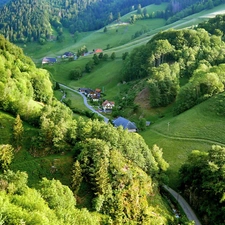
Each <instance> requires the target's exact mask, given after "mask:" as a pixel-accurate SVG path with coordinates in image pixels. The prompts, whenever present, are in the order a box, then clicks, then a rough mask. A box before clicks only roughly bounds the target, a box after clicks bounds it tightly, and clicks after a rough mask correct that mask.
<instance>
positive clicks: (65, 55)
mask: <svg viewBox="0 0 225 225" xmlns="http://www.w3.org/2000/svg"><path fill="white" fill-rule="evenodd" d="M62 58H74V53H72V52H64V53H63V54H62Z"/></svg>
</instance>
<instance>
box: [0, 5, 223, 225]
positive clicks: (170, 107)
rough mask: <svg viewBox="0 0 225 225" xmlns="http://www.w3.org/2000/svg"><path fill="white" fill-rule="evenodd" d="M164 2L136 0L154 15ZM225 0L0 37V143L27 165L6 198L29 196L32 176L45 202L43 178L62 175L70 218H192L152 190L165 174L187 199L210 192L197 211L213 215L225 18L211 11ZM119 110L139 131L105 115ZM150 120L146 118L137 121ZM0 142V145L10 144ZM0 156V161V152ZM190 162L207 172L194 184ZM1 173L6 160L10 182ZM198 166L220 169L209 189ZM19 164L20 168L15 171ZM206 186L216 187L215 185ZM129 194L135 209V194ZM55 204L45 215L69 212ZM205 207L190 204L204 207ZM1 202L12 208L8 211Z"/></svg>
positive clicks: (163, 181)
mask: <svg viewBox="0 0 225 225" xmlns="http://www.w3.org/2000/svg"><path fill="white" fill-rule="evenodd" d="M209 2H210V1H209ZM167 6H168V2H167V1H165V2H163V3H161V4H156V5H155V4H153V5H148V6H146V7H144V8H142V10H144V9H146V10H147V12H148V13H149V15H154V13H155V12H157V13H159V12H161V11H165V10H166V9H167ZM224 11H225V4H220V5H218V6H215V7H212V8H210V9H206V10H202V11H200V12H198V13H196V14H193V15H188V16H187V17H183V18H180V19H179V20H177V21H176V22H174V23H169V24H168V23H167V20H166V19H165V18H148V19H146V18H145V19H143V18H142V19H137V20H136V21H134V22H133V23H131V19H132V18H134V15H136V16H137V18H138V14H137V11H132V12H129V13H128V14H125V15H123V16H121V17H120V20H119V21H118V20H117V21H114V22H112V23H110V24H107V25H106V26H105V27H102V28H101V29H98V30H95V31H85V32H82V31H81V32H79V33H77V34H75V33H74V34H71V33H70V32H69V29H67V28H65V27H63V36H64V40H63V41H62V42H61V41H60V42H59V41H58V40H57V39H54V38H53V39H52V40H50V39H49V40H47V41H46V42H45V43H44V44H41V45H40V43H38V42H24V43H17V44H16V45H17V46H18V47H19V48H21V49H22V51H21V50H19V49H17V47H12V46H11V44H8V42H7V41H5V40H4V39H1V40H0V41H1V44H2V46H1V48H0V50H1V54H0V57H1V58H0V71H1V72H2V77H1V79H0V87H1V90H0V93H1V96H2V97H0V103H1V105H0V106H1V108H0V110H1V111H0V144H1V145H0V147H2V149H4V148H6V145H7V144H8V143H10V144H11V145H12V147H13V149H14V151H13V156H10V157H12V158H11V159H10V160H12V163H11V162H10V160H9V161H8V164H10V165H8V164H7V163H6V164H4V166H5V168H10V169H11V170H12V171H14V172H16V171H25V172H26V174H27V175H26V176H27V177H29V178H26V179H27V181H25V179H24V181H23V182H24V183H23V184H21V187H20V186H18V190H16V189H15V190H14V189H13V190H12V193H13V194H12V196H11V197H10V198H11V199H10V200H7V201H9V202H10V203H7V204H8V205H7V207H9V208H7V209H10V210H11V208H10V207H11V206H9V204H14V203H15V204H17V201H15V200H14V195H15V196H17V195H18V196H22V194H21V193H23V194H25V195H26V196H27V195H29V192H30V189H29V188H30V187H32V188H34V189H35V191H36V190H37V192H38V193H42V191H43V190H44V191H46V192H45V193H42V196H44V197H43V198H45V199H44V201H46V202H47V201H49V199H48V193H50V190H49V189H48V186H49V187H50V186H52V187H56V186H57V187H58V188H59V189H58V190H59V191H60V190H61V189H63V188H64V185H65V187H66V188H67V187H70V190H67V191H68V192H67V191H65V193H66V194H67V196H71V195H73V196H75V198H74V199H75V200H76V201H77V202H76V204H74V203H71V204H74V206H75V205H76V207H75V209H74V206H73V207H72V206H68V208H70V212H72V211H73V214H70V215H73V216H71V218H73V219H74V218H75V217H74V215H75V214H76V215H79V216H78V217H79V219H78V220H79V221H84V220H83V218H86V219H87V221H88V222H86V223H83V224H125V223H127V224H129V222H130V221H133V220H134V221H139V223H138V222H137V224H141V222H140V221H142V220H143V221H146V224H151V222H152V221H154V222H152V224H177V223H178V222H179V223H180V224H192V222H191V221H188V220H187V218H186V217H185V216H184V215H183V214H182V216H181V217H179V218H176V219H175V218H174V215H173V212H171V206H169V205H170V204H171V203H169V202H167V200H166V199H167V198H166V197H165V196H163V197H162V196H161V194H162V193H161V192H160V189H161V187H162V185H164V184H166V185H168V186H169V187H171V188H173V189H174V190H176V191H178V193H180V192H181V191H182V192H183V193H182V196H184V197H185V198H186V200H188V201H189V202H190V203H191V204H193V206H195V205H196V206H197V205H198V206H199V202H201V201H202V202H204V201H205V202H207V200H205V199H203V198H204V197H202V199H200V200H199V199H198V194H199V193H201V191H202V192H203V193H204V192H205V193H210V197H209V199H210V198H211V199H213V204H212V206H211V205H210V204H208V203H207V204H208V205H204V207H205V208H207V207H208V206H209V205H210V206H209V207H212V208H211V210H212V212H213V215H214V216H213V217H212V218H209V217H208V216H205V217H204V218H203V221H202V222H203V223H202V224H210V222H209V221H210V220H211V221H216V218H219V216H218V215H217V214H216V213H215V212H216V211H217V208H218V207H220V206H221V207H222V206H223V204H224V202H223V197H221V193H222V192H221V190H224V186H223V185H224V184H223V182H222V181H221V180H223V179H221V177H223V165H224V162H223V161H222V159H223V154H224V149H225V139H224V133H225V126H224V124H225V119H224V107H225V104H224V98H225V94H224V83H225V81H224V80H225V78H224V77H225V76H224V72H223V71H224V68H225V67H224V62H225V59H224V52H225V45H224V41H223V40H224V37H223V30H222V29H221V27H218V28H217V27H216V28H212V29H215V30H210V28H209V27H210V24H207V21H208V19H210V18H215V17H216V15H221V17H216V18H219V19H220V24H223V23H222V22H223V19H224V18H223V14H224ZM198 24H200V25H201V26H202V27H201V26H200V27H199V28H198ZM214 24H217V23H216V22H214ZM218 24H219V23H218ZM221 26H222V25H221ZM0 28H1V24H0ZM54 29H55V28H54ZM207 29H209V30H210V32H214V33H213V34H211V33H210V32H209V31H207ZM220 29H221V30H220ZM54 32H55V34H56V31H55V30H54ZM57 32H58V31H57ZM76 35H77V36H76ZM98 48H99V49H102V50H103V52H102V55H101V56H100V54H94V53H89V54H87V55H85V54H83V55H82V53H81V56H79V57H78V58H74V59H72V58H71V59H70V58H62V55H63V54H64V53H65V52H73V53H75V54H78V52H80V51H82V50H83V49H86V50H87V52H91V51H94V50H95V49H98ZM86 50H85V51H86ZM23 53H24V55H23ZM84 53H85V52H84ZM20 57H21V58H20ZM44 57H54V58H56V59H57V62H56V63H53V64H42V63H41V62H42V59H43V58H44ZM94 57H95V58H94ZM29 58H31V59H32V60H30V59H29ZM88 66H90V67H88ZM9 71H11V72H9ZM72 73H73V74H74V73H79V77H72V76H71V74H72ZM7 82H8V83H7ZM57 85H58V86H59V87H57ZM79 88H90V89H93V90H95V89H99V90H101V92H102V93H101V98H100V101H99V102H97V103H96V102H93V101H92V100H90V99H88V102H87V99H86V98H83V95H82V94H80V93H79V92H78V89H79ZM3 96H4V97H3ZM105 100H108V101H113V102H115V107H114V109H113V110H112V111H111V113H104V112H103V111H102V110H101V111H100V110H98V111H100V112H97V111H94V113H93V112H92V111H93V110H92V109H101V107H102V103H103V102H104V101H105ZM60 101H62V103H63V104H61V103H60ZM90 109H91V110H90ZM96 113H97V114H96ZM16 115H17V117H18V115H19V116H20V118H22V122H23V125H22V126H23V129H24V130H23V132H22V133H23V134H22V136H23V138H21V140H20V136H19V134H17V133H16V131H15V129H16V128H15V126H16V125H15V121H16V118H17V117H16ZM118 116H122V117H125V118H127V119H129V120H130V121H132V122H134V123H135V125H136V126H137V127H138V133H133V134H131V133H128V132H127V131H124V130H123V129H122V128H121V127H120V128H117V129H115V128H113V126H112V125H111V121H112V120H113V119H115V118H116V117H118ZM20 118H19V119H20ZM104 121H105V122H108V123H105V122H104ZM147 121H148V122H150V126H145V124H146V122H147ZM143 124H144V125H143ZM18 129H19V128H18ZM21 129H22V128H21ZM21 131H22V130H21ZM16 135H17V136H16ZM1 151H2V152H4V151H6V153H7V154H8V152H9V151H11V150H10V149H6V150H4V151H3V150H1ZM1 151H0V153H1ZM7 154H6V155H7ZM219 154H221V156H220V159H221V160H219V159H218V157H217V156H218V155H219ZM9 155H10V154H9ZM1 157H2V158H1ZM13 157H14V158H13ZM0 160H2V162H4V161H5V162H7V158H4V155H1V154H0ZM204 160H205V161H204ZM192 161H193V162H194V163H193V165H192V163H191V162H192ZM2 165H3V164H2ZM4 166H3V167H2V169H3V168H4ZM194 166H196V167H194ZM195 170H196V171H198V174H202V177H204V179H205V180H203V181H202V182H203V183H202V184H200V181H199V180H197V179H199V177H201V176H200V175H199V177H198V178H196V177H197V176H198V175H197V174H195V173H192V174H191V175H190V176H189V174H188V171H189V172H190V173H191V172H193V171H195ZM215 171H216V172H215ZM4 173H5V174H4ZM4 173H3V170H2V173H1V174H0V181H1V182H5V184H4V185H5V186H4V185H3V186H1V185H2V184H1V185H0V190H7V191H6V193H10V189H9V188H10V187H9V186H8V184H11V183H12V185H14V183H13V182H16V181H15V180H13V179H12V177H13V176H14V175H10V174H7V173H10V172H7V173H6V172H4ZM205 173H206V174H208V175H209V176H211V177H212V184H213V182H215V181H214V180H213V179H214V178H215V180H216V179H217V180H219V182H218V186H217V185H215V190H214V189H213V186H214V185H210V182H211V181H210V179H209V180H207V179H208V177H207V175H206V174H205ZM15 176H16V175H15ZM23 176H24V175H23V174H20V175H19V172H18V177H21V178H22V177H23ZM10 177H11V178H10ZM181 177H182V179H181ZM192 177H193V179H192ZM45 178H47V179H49V180H51V182H50V181H49V183H48V181H47V179H46V180H45ZM188 179H189V180H188ZM54 180H55V181H56V180H57V181H56V183H54V182H55V181H54ZM58 181H60V182H61V184H57V182H58ZM192 181H193V183H192ZM185 182H186V183H185ZM197 182H199V187H200V186H201V185H202V186H201V188H202V189H201V188H199V190H198V191H199V192H198V194H197V191H196V193H195V192H192V187H196V186H195V185H196V183H197ZM15 184H16V183H15ZM214 184H215V183H214ZM60 185H62V186H60ZM185 185H187V186H185ZM186 187H187V188H186ZM20 188H21V189H20ZM25 189H26V190H27V191H23V190H25ZM52 190H53V189H52ZM54 190H55V189H54ZM71 190H72V192H71V193H70V191H71ZM135 190H138V191H137V193H135ZM147 190H148V191H147ZM196 190H197V189H196ZM214 191H218V192H217V193H219V194H216V195H215V196H214V194H215V193H214ZM55 193H56V191H55ZM61 193H62V192H61ZM139 193H140V194H139ZM58 194H59V193H58ZM25 195H24V198H26V197H25ZM59 195H61V194H59ZM53 196H55V195H54V194H53ZM192 196H194V198H193V199H192V198H191V197H192ZM205 196H207V194H205ZM4 198H8V197H7V195H5V194H4ZM15 198H17V197H15ZM18 198H19V197H18ZM62 198H66V196H65V195H64V196H62ZM0 199H1V195H0ZM41 201H42V200H40V202H41ZM54 201H56V202H57V201H58V200H54ZM135 202H136V203H137V202H138V203H137V204H138V207H137V209H134V208H133V207H132V206H131V205H134V204H135ZM18 203H19V204H22V203H20V200H18ZM19 204H17V206H18V205H19ZM29 204H30V203H29ZM40 204H41V203H40ZM51 204H53V205H54V204H55V203H54V202H51ZM51 204H50V203H49V206H50V207H53V209H54V212H53V214H54V213H56V217H55V214H54V215H51V217H52V221H56V220H57V219H56V218H58V219H59V221H58V223H57V224H68V225H69V224H71V222H68V223H66V219H65V217H63V216H62V215H63V213H62V214H61V212H60V210H61V208H57V207H56V205H54V206H51ZM60 204H62V203H60ZM68 204H70V203H69V202H68ZM174 204H175V203H174ZM62 205H63V204H62ZM62 205H60V207H62ZM125 205H126V206H127V208H126V207H125ZM0 206H1V203H0ZM4 207H5V209H6V204H5V205H2V208H3V209H4ZM22 207H24V206H22ZM72 208H73V209H72ZM85 208H86V209H88V210H87V211H88V214H87V217H85V216H84V214H85V213H84V212H83V210H84V209H85ZM117 209H118V211H117ZM202 209H203V208H201V209H200V210H199V208H197V207H196V208H195V210H197V213H198V215H200V217H201V215H202V213H203V211H201V210H202ZM10 210H9V211H10ZM32 210H36V209H35V208H32ZM57 210H59V211H57ZM74 210H75V211H76V212H75V211H74ZM79 210H80V211H79ZM141 210H142V211H145V212H146V214H144V213H143V214H142V213H140V212H141ZM198 210H199V211H198ZM78 211H79V212H78ZM10 212H11V211H10ZM221 212H222V210H221ZM1 213H3V215H7V216H9V218H11V217H10V215H9V214H7V213H6V211H4V212H3V211H1V210H0V215H1ZM4 213H5V214H4ZM42 213H43V215H44V212H42ZM64 213H66V215H69V214H67V213H68V212H64ZM82 213H84V214H82ZM89 213H90V214H89ZM120 213H121V214H120ZM219 213H220V211H219V212H218V214H219ZM27 215H28V214H27ZM7 216H6V217H7ZM28 217H29V216H26V221H28V220H29V219H28ZM78 217H76V218H78ZM200 217H199V218H200ZM24 218H25V217H24ZM43 218H44V217H43ZM11 221H13V219H11ZM40 221H41V219H40ZM68 221H69V220H68ZM71 221H72V220H71ZM90 221H92V223H90ZM112 221H113V222H112ZM150 221H151V222H150ZM221 221H222V219H221ZM0 222H1V217H0ZM111 222H112V223H111ZM54 223H55V224H56V222H53V223H52V224H54ZM11 224H13V222H12V223H11ZM28 224H29V223H28ZM43 224H44V223H43ZM46 224H50V222H48V223H46ZM80 224H82V223H80ZM134 224H135V223H134ZM143 224H145V223H143ZM220 224H222V223H218V225H220Z"/></svg>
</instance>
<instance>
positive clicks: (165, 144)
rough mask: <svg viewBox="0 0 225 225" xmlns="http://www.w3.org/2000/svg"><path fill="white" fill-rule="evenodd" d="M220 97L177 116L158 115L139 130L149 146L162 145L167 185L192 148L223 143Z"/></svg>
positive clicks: (224, 128) (175, 180) (224, 129)
mask: <svg viewBox="0 0 225 225" xmlns="http://www.w3.org/2000/svg"><path fill="white" fill-rule="evenodd" d="M224 98H225V93H223V94H220V95H217V96H214V97H212V98H211V99H209V100H207V101H205V102H203V103H201V104H200V105H198V106H195V107H194V108H192V109H190V110H188V111H186V112H184V113H182V114H180V115H178V116H175V117H172V116H171V117H167V118H162V119H161V120H158V121H157V122H156V123H154V124H152V125H150V127H149V128H148V129H147V130H146V131H144V132H141V133H140V134H141V136H142V137H143V138H144V139H145V141H146V143H147V144H148V145H149V146H150V147H151V146H152V145H154V144H157V145H158V146H159V147H161V148H163V152H164V158H165V159H166V160H167V161H168V162H169V164H170V168H169V170H168V175H169V177H170V186H172V187H174V188H176V186H177V185H178V171H179V169H180V167H181V165H182V164H183V163H184V161H185V160H186V159H187V157H188V155H189V154H190V152H191V151H192V150H200V151H207V150H209V149H210V148H211V146H212V145H221V146H225V136H224V134H225V117H224V116H223V115H221V116H220V115H218V111H217V110H218V105H219V101H221V100H222V99H224Z"/></svg>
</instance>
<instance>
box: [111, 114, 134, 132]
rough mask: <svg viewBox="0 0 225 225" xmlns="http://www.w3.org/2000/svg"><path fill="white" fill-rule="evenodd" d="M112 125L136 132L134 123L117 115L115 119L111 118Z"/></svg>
mask: <svg viewBox="0 0 225 225" xmlns="http://www.w3.org/2000/svg"><path fill="white" fill-rule="evenodd" d="M112 122H113V125H114V127H119V126H122V127H123V129H125V130H126V129H127V130H128V131H129V132H136V131H137V127H136V125H135V123H132V122H131V121H129V120H127V119H125V118H123V117H118V118H117V119H115V120H113V121H112Z"/></svg>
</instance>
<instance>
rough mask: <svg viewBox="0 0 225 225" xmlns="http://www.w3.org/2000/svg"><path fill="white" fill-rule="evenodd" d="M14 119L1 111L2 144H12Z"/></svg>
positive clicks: (0, 137) (0, 130)
mask: <svg viewBox="0 0 225 225" xmlns="http://www.w3.org/2000/svg"><path fill="white" fill-rule="evenodd" d="M14 119H15V118H14V117H13V116H11V115H9V114H7V113H5V112H3V111H0V144H9V143H11V142H12V139H13V136H12V131H13V124H14Z"/></svg>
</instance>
